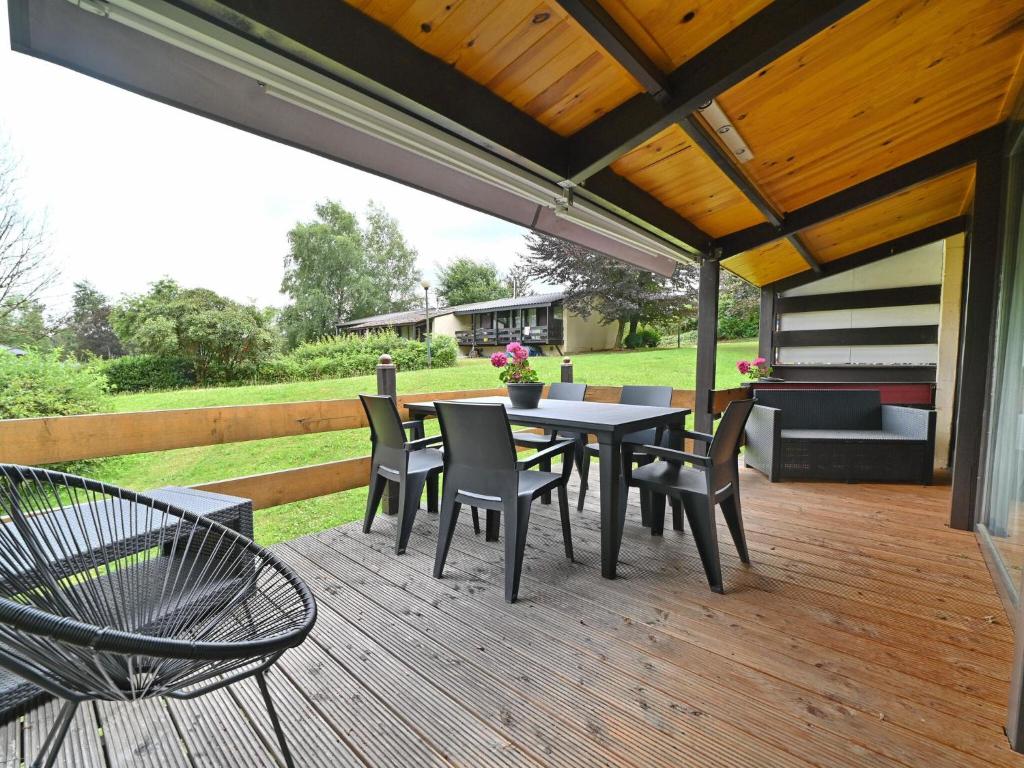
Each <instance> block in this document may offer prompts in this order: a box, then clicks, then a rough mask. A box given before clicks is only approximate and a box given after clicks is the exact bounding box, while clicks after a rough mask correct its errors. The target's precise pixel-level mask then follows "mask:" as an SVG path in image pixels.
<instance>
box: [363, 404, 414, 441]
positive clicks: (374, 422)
mask: <svg viewBox="0 0 1024 768" xmlns="http://www.w3.org/2000/svg"><path fill="white" fill-rule="evenodd" d="M359 399H360V400H361V401H362V403H363V410H364V411H366V418H367V420H368V421H369V422H370V436H371V438H372V439H373V441H374V442H375V443H376V444H377V445H383V446H386V447H388V448H393V449H397V450H404V448H405V430H404V429H403V428H402V417H401V416H400V415H399V414H398V406H397V405H395V401H394V400H393V399H392V398H391V397H390V396H389V395H360V396H359Z"/></svg>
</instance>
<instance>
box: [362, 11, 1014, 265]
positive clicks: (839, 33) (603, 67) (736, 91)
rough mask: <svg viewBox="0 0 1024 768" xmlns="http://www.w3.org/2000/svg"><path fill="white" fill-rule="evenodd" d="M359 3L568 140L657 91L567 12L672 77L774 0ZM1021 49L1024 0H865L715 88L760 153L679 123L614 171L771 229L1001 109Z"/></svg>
mask: <svg viewBox="0 0 1024 768" xmlns="http://www.w3.org/2000/svg"><path fill="white" fill-rule="evenodd" d="M349 2H350V4H351V5H353V6H355V7H356V8H358V9H359V10H360V11H362V12H363V13H364V14H366V15H368V16H370V17H372V18H374V19H376V20H377V21H379V22H381V23H382V24H384V25H386V26H387V27H389V28H390V29H391V30H393V31H394V32H396V33H398V34H399V35H401V36H402V37H404V38H405V39H406V40H408V41H409V42H411V43H412V44H414V45H415V46H417V47H419V48H420V49H422V50H424V51H426V52H428V53H430V54H431V55H433V56H435V57H437V58H439V59H441V60H443V61H445V62H447V63H449V64H450V65H451V66H452V67H454V68H455V69H457V70H458V71H460V72H462V73H463V74H465V75H467V76H468V77H470V78H472V79H473V80H475V81H476V82H477V83H480V84H482V85H484V86H486V87H487V88H488V89H489V90H490V91H492V92H493V93H494V94H496V95H498V96H500V97H501V98H502V99H504V100H505V101H507V102H509V103H511V104H513V105H514V106H516V107H517V108H518V109H519V110H521V111H522V112H525V113H526V114H528V115H529V116H530V117H532V118H533V119H534V120H536V121H538V122H539V123H541V124H543V125H544V126H547V127H548V128H550V129H551V130H552V131H554V132H555V133H557V134H558V135H559V136H561V137H565V138H567V140H569V141H571V140H572V137H574V136H577V135H580V136H589V133H588V132H589V131H592V129H593V127H594V125H595V123H598V122H599V121H600V120H601V118H603V117H606V116H607V115H608V114H609V113H611V112H613V111H615V110H616V109H617V108H619V109H618V113H622V112H624V111H625V110H624V109H623V107H624V106H626V107H628V106H630V103H631V102H632V101H636V100H637V99H638V98H640V97H639V96H638V95H641V94H645V93H646V92H647V91H650V90H651V89H650V87H649V86H648V87H647V88H646V89H645V87H644V85H642V84H641V80H642V79H643V78H640V79H638V78H637V77H636V76H634V75H635V72H636V70H635V69H634V70H631V69H630V68H629V67H628V66H627V65H626V64H624V63H623V61H622V56H621V55H619V56H616V55H614V46H612V50H610V49H609V44H608V38H607V37H606V36H602V35H601V34H595V33H594V30H593V28H592V27H587V26H586V24H585V23H581V21H580V20H579V14H578V13H573V12H570V11H571V7H572V6H574V5H575V6H580V5H582V6H584V7H588V6H589V8H591V9H594V8H596V10H597V12H598V15H600V14H602V13H603V14H604V15H605V16H606V17H608V18H609V19H611V20H612V23H613V24H616V25H617V26H618V28H619V29H618V31H619V32H621V33H624V35H625V36H626V38H627V39H626V46H627V48H628V47H629V46H630V45H632V46H633V47H634V48H636V49H638V50H639V52H640V53H639V56H638V57H635V59H636V58H639V60H641V61H642V59H643V57H644V56H646V57H647V59H648V60H649V62H651V63H653V65H654V66H655V67H656V68H657V69H658V70H660V72H661V73H664V74H665V75H666V76H669V75H670V73H672V72H673V70H676V69H677V68H678V67H680V66H681V65H685V64H686V63H687V62H690V61H692V60H694V57H698V56H699V55H700V54H701V53H702V52H705V51H707V50H708V49H709V46H713V44H714V43H715V42H716V41H718V40H720V39H721V38H722V37H723V36H725V35H727V34H729V33H731V32H733V31H734V30H736V29H737V28H738V27H741V26H742V25H743V24H744V22H749V21H750V20H751V19H753V18H754V17H755V15H756V14H759V13H762V12H763V11H764V10H765V9H766V8H767V7H768V6H770V2H769V0H688V1H687V2H672V1H671V0H589V3H588V0H582V2H580V1H579V0H577V2H563V3H561V4H559V2H556V0H551V1H550V2H537V1H536V0H495V1H494V2H483V1H482V0H480V1H478V0H461V1H460V0H349ZM597 2H600V6H597V5H596V4H597ZM748 26H749V25H748ZM620 39H621V36H620ZM1022 52H1024V4H1022V3H1021V0H870V1H869V2H866V3H864V4H862V5H860V7H859V8H857V9H856V10H854V11H852V12H850V13H848V14H847V15H845V16H842V17H841V18H839V20H838V21H836V22H835V23H832V24H830V25H828V26H826V27H825V28H824V29H823V30H822V31H820V32H818V33H817V34H815V35H814V36H812V37H810V39H806V40H805V41H804V42H803V43H802V44H799V45H797V46H796V47H792V48H791V49H790V50H788V52H785V53H783V54H782V55H781V56H779V57H778V58H776V59H775V60H774V61H772V62H771V63H769V64H768V65H766V66H763V67H761V68H760V69H758V70H757V71H756V72H754V73H753V74H751V75H750V76H749V77H746V79H743V80H741V81H739V82H738V83H736V84H734V85H732V86H731V87H729V88H727V89H725V91H724V92H722V93H718V94H716V97H717V100H718V103H719V104H720V106H721V107H722V109H723V110H724V111H725V113H726V114H727V115H728V116H729V118H730V119H731V120H732V122H733V123H734V125H735V126H736V128H737V130H738V131H739V133H740V135H741V136H742V138H743V139H744V141H745V142H746V144H747V145H748V146H749V148H750V150H751V151H752V152H753V156H754V157H753V159H752V160H751V161H749V162H747V163H746V164H744V165H735V166H731V167H724V166H723V164H722V162H721V158H717V159H716V158H715V157H713V156H712V155H713V154H714V153H712V155H709V154H708V151H706V150H707V149H708V146H707V143H705V144H703V145H701V144H700V143H699V142H697V141H695V139H696V137H693V136H688V135H687V133H686V132H685V131H684V129H683V128H682V127H680V125H679V123H676V122H671V123H669V124H668V125H667V126H662V127H660V129H659V130H657V131H656V132H655V133H654V135H651V136H650V137H649V138H646V139H644V140H641V141H639V142H637V144H636V145H635V146H634V147H633V148H632V149H631V150H624V151H622V152H620V153H618V154H617V156H615V157H612V158H611V160H612V162H611V165H610V167H611V170H612V171H613V172H614V173H615V174H617V175H618V176H620V177H621V178H623V179H625V180H627V181H628V182H630V183H631V184H632V185H634V186H635V187H637V188H639V190H643V191H644V192H646V193H647V194H648V195H649V196H651V197H652V198H654V199H655V200H656V201H657V202H658V203H660V204H661V205H663V206H665V207H666V208H668V209H669V210H670V211H673V212H675V213H677V214H679V215H680V216H682V217H684V218H685V219H687V220H688V221H689V222H690V223H692V224H694V225H696V227H698V228H700V229H701V230H702V231H703V232H704V233H706V234H707V235H708V236H709V237H711V238H713V239H718V238H721V237H723V236H726V235H730V234H733V233H736V232H739V231H741V230H746V229H748V228H750V227H753V226H755V225H758V224H763V223H764V222H766V221H767V220H768V218H767V217H772V218H774V221H773V222H772V223H773V224H774V223H775V222H777V221H779V220H782V219H785V217H786V215H787V214H788V213H790V212H792V211H796V210H798V209H801V208H804V207H805V206H808V205H812V204H814V203H816V202H818V201H821V200H823V199H825V198H828V197H829V196H833V195H835V194H836V193H838V192H841V191H843V190H846V189H848V188H850V187H852V186H853V185H855V184H858V183H860V182H863V181H865V180H867V179H871V178H873V177H875V176H878V175H879V174H882V173H884V172H887V171H890V170H891V169H893V168H897V167H899V166H902V165H905V164H907V163H908V162H910V161H913V160H915V159H917V158H921V157H924V156H926V155H928V154H929V153H933V152H935V151H937V150H939V149H941V148H943V147H946V146H948V145H950V144H953V143H954V142H957V141H958V140H961V139H964V138H966V137H968V136H971V135H973V134H976V133H978V132H979V131H982V130H984V129H986V128H989V127H991V126H993V125H996V124H998V123H1000V122H1002V121H1004V120H1006V118H1007V115H1008V113H1009V110H1010V109H1011V107H1012V105H1013V104H1014V102H1015V100H1016V99H1017V96H1018V92H1019V91H1020V88H1021V84H1022V78H1024V72H1022V65H1021V59H1022ZM635 59H634V60H635ZM631 72H633V74H631ZM655 78H656V79H657V73H656V74H655ZM655 95H657V94H655ZM605 122H607V121H605ZM588 126H590V128H589V129H588ZM584 129H588V130H587V131H584ZM581 131H584V133H582V134H581V133H580V132H581ZM702 146H703V147H704V148H703V149H702V148H701V147H702ZM972 184H973V170H972V169H971V168H963V169H961V170H958V171H956V172H954V173H946V174H945V175H944V176H942V177H941V178H938V179H931V180H926V181H924V182H922V183H920V184H918V185H917V186H915V187H912V188H910V189H906V190H904V191H901V192H899V193H898V194H894V195H890V196H889V197H887V198H886V199H884V200H880V201H877V202H873V203H871V204H869V205H865V206H863V207H862V208H861V209H860V210H855V211H852V212H842V214H841V215H837V216H836V217H835V218H833V219H832V220H830V221H825V222H823V223H820V224H815V225H814V226H810V227H807V228H805V229H804V230H803V231H801V232H800V234H799V237H800V241H801V242H802V243H803V244H804V246H805V247H806V249H807V250H808V251H809V253H810V256H811V257H812V258H813V260H814V261H816V262H817V263H818V264H827V263H829V262H831V261H834V260H836V259H840V258H842V257H844V256H846V255H849V254H851V253H855V252H857V251H859V250H862V249H863V248H865V247H868V246H870V245H873V244H878V243H881V242H885V241H887V240H888V239H891V238H893V237H896V236H898V235H901V234H906V233H908V232H913V231H915V230H916V229H920V228H922V227H924V226H927V225H929V224H931V223H935V222H939V221H943V220H945V219H947V218H949V217H950V215H957V214H958V213H962V212H964V211H965V210H968V209H969V205H970V198H971V194H972ZM584 187H585V188H586V182H584ZM723 265H724V266H725V267H726V268H727V269H729V270H731V271H733V272H735V273H736V274H738V275H740V276H741V277H744V278H745V279H747V280H750V281H751V282H753V283H755V284H758V285H763V284H766V283H769V282H773V281H775V280H779V279H782V278H784V277H787V276H789V275H792V274H795V273H797V272H801V271H803V270H806V269H809V268H810V265H809V263H808V261H807V260H806V259H805V258H804V257H802V256H801V255H800V254H799V253H798V252H797V251H796V250H795V249H794V248H793V246H792V244H791V243H790V242H787V241H786V240H776V241H773V242H766V243H763V244H761V245H757V246H754V247H752V248H750V249H749V250H748V251H746V252H744V253H741V254H739V255H736V256H732V257H730V258H727V259H725V260H724V262H723Z"/></svg>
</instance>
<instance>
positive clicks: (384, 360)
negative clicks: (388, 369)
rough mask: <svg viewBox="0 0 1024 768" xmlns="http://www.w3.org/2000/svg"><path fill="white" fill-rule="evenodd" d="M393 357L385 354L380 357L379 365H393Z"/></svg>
mask: <svg viewBox="0 0 1024 768" xmlns="http://www.w3.org/2000/svg"><path fill="white" fill-rule="evenodd" d="M391 364H392V362H391V355H388V354H384V355H381V356H380V360H378V361H377V365H391Z"/></svg>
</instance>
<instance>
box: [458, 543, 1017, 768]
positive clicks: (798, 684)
mask: <svg viewBox="0 0 1024 768" xmlns="http://www.w3.org/2000/svg"><path fill="white" fill-rule="evenodd" d="M460 542H461V543H462V545H463V546H462V547H461V548H460V549H459V550H458V551H457V553H456V554H455V555H454V557H453V561H452V562H453V564H455V563H457V562H459V560H460V559H461V558H462V557H463V555H465V560H466V561H468V562H463V564H464V565H466V566H467V568H466V569H464V570H465V572H466V573H467V574H469V576H470V578H476V574H473V573H471V571H472V569H473V568H474V567H477V568H483V569H484V570H483V573H485V574H487V575H489V576H490V578H491V579H496V578H497V577H498V576H500V572H501V566H500V564H498V565H495V564H494V557H493V554H494V553H493V551H491V552H488V551H487V547H486V546H485V545H483V544H482V543H480V542H477V541H475V540H473V539H467V538H463V539H460ZM490 546H491V549H492V550H493V545H490ZM473 548H478V549H479V550H480V551H479V552H477V553H476V554H477V555H478V556H479V560H477V561H476V563H474V562H473V555H472V554H466V552H467V550H468V549H473ZM542 548H543V549H544V550H546V552H545V554H547V555H548V556H549V559H550V560H551V561H552V562H557V559H555V558H557V553H558V551H559V550H558V549H554V548H551V549H550V550H548V549H547V548H546V547H542ZM559 548H560V547H559ZM456 567H458V566H456ZM533 570H534V571H539V573H538V576H539V578H536V579H535V580H536V582H537V583H536V585H535V586H536V588H537V590H538V593H537V597H536V603H535V604H536V607H537V612H538V613H540V612H542V611H551V612H552V614H553V615H552V617H551V618H552V619H553V620H556V621H557V618H556V617H557V616H558V615H559V614H563V615H564V614H566V613H568V614H570V616H572V615H573V614H574V611H578V610H579V609H578V608H577V606H578V605H579V604H580V603H581V602H589V605H588V606H587V607H586V608H585V609H584V610H583V611H580V612H579V613H577V614H576V615H585V616H586V617H587V623H588V627H589V630H590V633H591V635H592V636H594V637H595V638H596V639H597V642H599V643H600V642H601V641H602V640H601V638H604V642H605V643H606V644H608V645H610V644H612V642H614V643H626V644H629V645H632V646H634V647H635V648H636V649H637V650H639V651H641V652H642V653H644V654H645V655H646V656H647V657H649V658H651V657H653V658H659V659H662V660H663V661H665V662H666V663H667V664H670V665H673V666H676V667H679V668H681V669H682V670H683V671H684V673H685V674H686V676H687V677H688V678H691V677H692V676H698V677H703V678H705V679H706V680H708V682H710V683H718V684H720V685H723V686H725V687H727V688H731V689H732V691H733V695H734V696H744V697H745V698H746V699H747V700H750V699H751V698H753V699H758V698H759V699H760V700H761V701H762V703H764V704H765V705H769V704H771V703H774V704H775V706H776V707H777V708H778V709H779V710H780V711H781V712H783V713H787V714H788V715H789V716H790V717H793V718H797V719H804V720H805V721H807V722H808V724H810V725H816V726H818V727H820V728H823V729H826V730H830V731H831V732H832V733H834V734H835V735H837V736H840V737H843V738H846V739H847V740H849V741H854V742H856V743H860V744H861V745H862V746H864V747H865V748H868V749H873V750H878V751H879V752H881V753H883V754H884V755H885V756H887V757H888V758H890V759H893V760H896V761H900V762H908V760H910V763H909V764H913V763H912V760H911V759H910V758H911V756H913V758H914V759H916V758H918V757H919V758H920V759H923V760H925V761H927V764H929V765H948V766H950V768H953V766H959V765H964V764H965V760H964V756H961V755H955V754H951V750H949V749H948V747H949V746H952V745H949V744H945V745H942V746H940V745H938V744H935V743H933V740H934V739H936V738H941V737H942V736H943V735H944V732H943V730H942V728H940V727H939V725H945V726H947V727H948V726H949V725H950V724H951V722H952V724H954V725H955V723H956V721H955V720H953V719H951V718H946V719H945V722H940V723H939V724H938V725H936V724H935V721H936V720H939V721H941V720H942V718H940V717H933V718H930V719H927V720H925V723H926V724H927V725H928V726H929V737H928V738H921V737H919V736H918V735H917V734H908V733H894V732H893V731H894V729H893V728H892V727H891V726H890V719H893V720H895V719H901V720H902V721H903V722H904V724H905V723H906V722H907V720H908V719H910V718H912V717H913V716H914V713H913V710H911V714H910V715H906V713H905V712H904V711H903V710H904V708H903V707H901V702H900V700H899V699H898V698H896V697H893V699H892V701H891V703H890V705H889V709H891V710H893V711H892V712H891V713H889V714H886V713H884V712H882V713H881V714H882V717H881V718H879V719H878V721H877V722H875V721H874V718H875V717H877V716H878V715H879V714H880V711H879V710H873V709H872V708H871V707H870V706H868V705H865V704H864V703H863V702H861V701H858V702H857V704H858V706H857V707H854V706H851V703H850V701H849V698H850V696H849V692H848V691H842V690H838V689H836V688H835V686H833V687H831V688H827V687H826V688H824V690H822V689H820V688H819V690H814V688H812V687H811V686H809V685H808V682H807V679H806V678H807V675H808V673H807V672H806V671H804V672H803V673H801V667H800V665H786V664H783V665H782V666H783V671H784V674H785V675H786V676H785V677H784V678H780V677H777V676H776V674H773V673H776V672H777V671H778V670H777V669H773V668H768V669H760V668H759V667H764V666H766V664H765V661H764V659H763V658H760V657H762V656H763V652H762V651H761V649H744V648H742V647H741V648H739V650H738V651H736V650H733V651H732V652H730V651H729V650H728V649H724V650H723V649H722V648H721V646H720V644H719V643H718V642H717V638H715V637H714V636H710V637H704V638H703V642H700V640H701V638H699V637H698V632H697V630H696V627H695V626H694V627H691V628H690V629H689V630H688V632H687V633H686V637H685V639H684V638H677V637H674V636H673V635H672V634H671V633H669V632H666V631H665V630H664V628H663V627H659V626H656V625H655V621H656V620H655V619H654V617H655V612H654V611H649V612H645V611H644V609H643V607H637V606H636V605H634V604H633V601H632V600H631V598H630V597H629V596H628V595H627V594H626V593H624V592H621V591H620V592H618V593H617V594H604V593H605V592H606V591H607V590H606V585H608V584H610V582H604V581H602V582H600V583H597V584H596V585H594V584H592V583H589V582H588V584H590V586H589V587H585V586H584V585H583V584H582V582H581V581H579V580H577V581H576V583H574V584H572V586H571V587H566V588H563V587H562V586H561V585H562V584H564V583H565V582H566V581H567V580H569V579H570V571H575V570H578V569H575V568H571V567H566V568H557V570H554V569H552V568H544V567H543V566H541V567H540V568H537V567H534V569H533ZM524 579H526V580H528V579H531V575H530V574H529V572H527V574H526V575H524ZM525 583H526V582H525V581H524V586H525ZM552 584H559V585H560V586H557V587H556V586H552ZM541 594H542V595H543V598H541ZM607 605H614V606H615V609H614V610H608V609H606V608H605V607H604V606H607ZM531 607H533V606H532V605H531ZM716 648H717V651H716V650H712V649H716ZM744 651H746V652H744ZM737 662H740V663H739V664H737ZM748 664H750V665H751V666H749V667H748V666H747V665H748ZM787 670H788V674H787ZM677 676H678V675H677ZM817 677H818V678H824V677H825V676H824V675H821V674H820V673H818V674H817ZM823 687H824V686H823ZM843 693H846V696H845V700H844V697H843V696H842V695H841V694H843ZM916 714H917V716H918V717H919V716H920V709H917V710H916ZM900 715H904V716H903V717H900ZM894 724H895V723H894ZM967 730H968V729H963V728H960V729H958V730H957V732H958V733H964V732H966V731H967ZM986 735H990V734H986ZM991 741H992V740H989V741H988V742H987V743H991ZM993 751H994V754H997V755H999V756H1001V757H1004V758H1005V759H1013V758H1012V757H1009V752H1008V750H1002V751H1000V750H998V749H994V750H993ZM990 757H992V755H986V758H990ZM978 764H979V765H980V764H984V763H978Z"/></svg>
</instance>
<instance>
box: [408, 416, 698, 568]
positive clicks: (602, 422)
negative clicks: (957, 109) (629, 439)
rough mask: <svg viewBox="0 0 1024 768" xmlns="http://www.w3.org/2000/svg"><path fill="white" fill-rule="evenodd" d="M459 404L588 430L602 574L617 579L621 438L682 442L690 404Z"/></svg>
mask: <svg viewBox="0 0 1024 768" xmlns="http://www.w3.org/2000/svg"><path fill="white" fill-rule="evenodd" d="M458 402H462V403H501V404H502V405H504V406H505V411H506V412H507V413H508V420H509V421H510V422H512V423H513V424H519V425H521V426H525V427H540V428H543V429H546V430H549V431H550V430H557V431H563V432H575V433H578V434H590V435H594V436H595V437H597V442H598V444H599V447H600V460H601V464H600V470H599V471H600V477H601V489H600V496H601V575H602V576H604V577H605V578H607V579H614V578H615V568H616V565H617V563H618V559H619V547H620V545H621V544H622V529H623V525H624V523H625V518H626V494H627V493H628V492H629V489H628V488H626V487H624V478H623V467H624V466H625V465H624V464H623V461H627V462H628V461H630V459H631V448H630V446H629V444H628V443H627V444H623V442H622V440H623V438H624V437H625V436H626V435H628V434H630V433H631V432H638V431H640V430H644V429H651V428H652V427H653V428H657V427H661V428H663V429H667V430H668V431H669V433H670V435H671V438H670V444H671V445H679V446H681V445H682V441H683V429H684V428H685V422H686V417H687V416H688V415H689V414H690V409H689V408H659V407H655V406H649V405H622V404H620V403H594V402H589V401H574V400H541V401H540V404H539V405H538V407H536V408H516V407H514V406H513V405H512V402H511V401H510V400H509V399H508V398H507V397H471V398H465V399H460V400H459V401H458ZM405 407H406V408H407V409H408V411H409V415H410V416H411V417H412V418H414V419H419V420H422V419H425V418H427V417H428V416H433V415H435V413H436V409H435V408H434V403H432V402H419V403H406V404H405Z"/></svg>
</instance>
